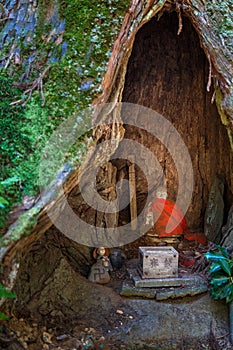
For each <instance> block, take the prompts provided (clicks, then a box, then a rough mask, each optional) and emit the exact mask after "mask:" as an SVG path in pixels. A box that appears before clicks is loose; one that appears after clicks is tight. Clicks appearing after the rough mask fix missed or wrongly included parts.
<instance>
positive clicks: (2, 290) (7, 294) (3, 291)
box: [0, 283, 16, 321]
mask: <svg viewBox="0 0 233 350" xmlns="http://www.w3.org/2000/svg"><path fill="white" fill-rule="evenodd" d="M6 298H10V299H14V298H16V296H15V294H14V293H12V292H11V291H10V290H8V289H7V288H6V287H4V286H3V285H2V284H1V283H0V300H1V299H6ZM8 319H9V318H8V317H7V315H6V314H4V313H3V312H0V320H3V321H7V320H8Z"/></svg>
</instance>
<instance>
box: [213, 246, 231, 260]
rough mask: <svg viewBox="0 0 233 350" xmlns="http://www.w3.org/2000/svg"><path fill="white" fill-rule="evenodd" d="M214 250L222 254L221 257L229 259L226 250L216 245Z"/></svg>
mask: <svg viewBox="0 0 233 350" xmlns="http://www.w3.org/2000/svg"><path fill="white" fill-rule="evenodd" d="M216 248H217V249H218V250H219V251H220V252H221V253H222V255H223V256H225V257H226V258H227V259H229V258H230V256H229V253H228V251H227V250H226V248H223V247H221V246H220V245H216Z"/></svg>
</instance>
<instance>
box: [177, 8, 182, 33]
mask: <svg viewBox="0 0 233 350" xmlns="http://www.w3.org/2000/svg"><path fill="white" fill-rule="evenodd" d="M180 8H181V5H180V4H176V13H177V15H178V19H179V27H178V31H177V35H180V33H181V32H182V29H183V22H182V14H181V9H180Z"/></svg>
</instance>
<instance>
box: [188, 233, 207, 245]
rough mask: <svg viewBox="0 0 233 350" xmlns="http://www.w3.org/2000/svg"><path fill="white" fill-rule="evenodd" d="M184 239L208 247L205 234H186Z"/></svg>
mask: <svg viewBox="0 0 233 350" xmlns="http://www.w3.org/2000/svg"><path fill="white" fill-rule="evenodd" d="M184 238H185V239H187V241H195V242H197V243H200V244H202V245H207V243H208V240H207V238H206V235H205V234H204V233H203V232H194V233H192V232H185V234H184Z"/></svg>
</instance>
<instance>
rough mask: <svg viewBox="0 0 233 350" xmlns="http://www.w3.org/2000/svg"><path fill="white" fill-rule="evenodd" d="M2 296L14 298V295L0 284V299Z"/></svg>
mask: <svg viewBox="0 0 233 350" xmlns="http://www.w3.org/2000/svg"><path fill="white" fill-rule="evenodd" d="M2 298H16V295H15V294H14V293H12V292H11V291H10V290H8V289H6V288H5V287H4V286H3V285H2V284H0V299H2Z"/></svg>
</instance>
